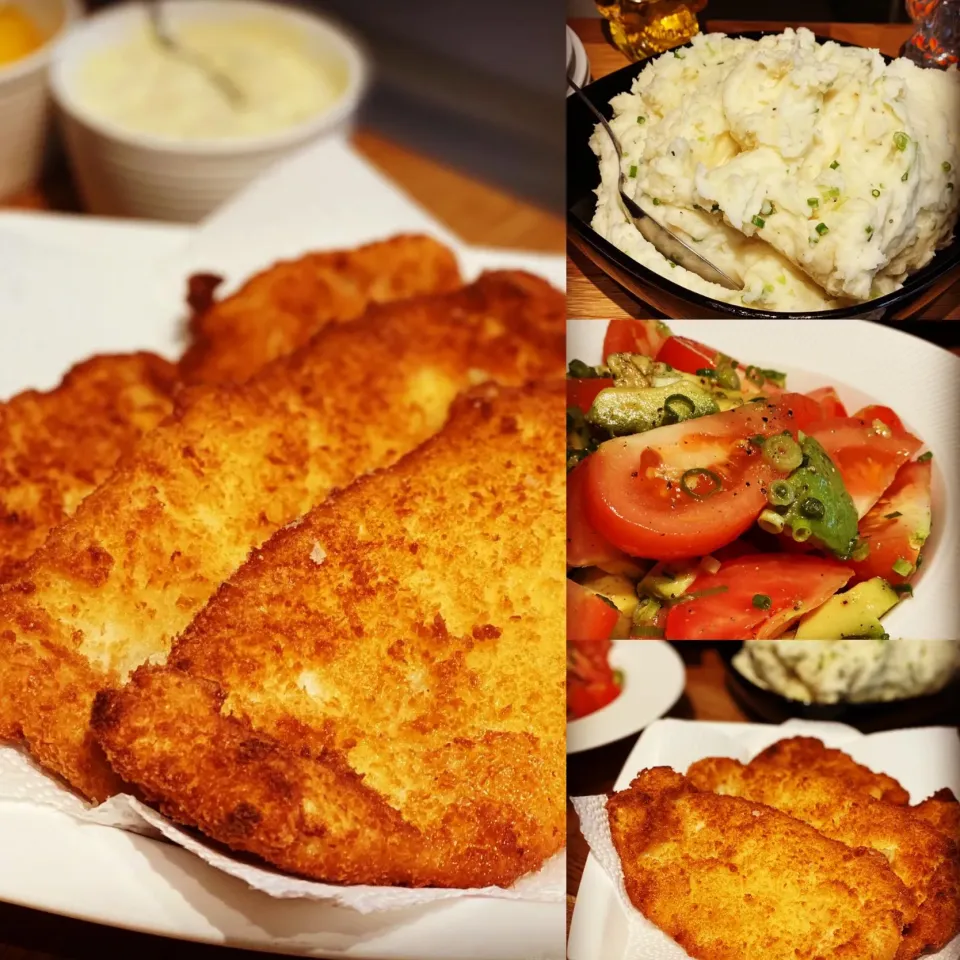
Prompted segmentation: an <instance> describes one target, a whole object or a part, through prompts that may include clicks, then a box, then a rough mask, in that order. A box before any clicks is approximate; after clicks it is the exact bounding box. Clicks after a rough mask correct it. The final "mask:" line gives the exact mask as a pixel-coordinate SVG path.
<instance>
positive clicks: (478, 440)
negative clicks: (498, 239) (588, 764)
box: [93, 379, 566, 887]
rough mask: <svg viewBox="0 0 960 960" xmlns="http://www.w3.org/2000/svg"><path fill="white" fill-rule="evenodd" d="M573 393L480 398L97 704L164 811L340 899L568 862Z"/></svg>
mask: <svg viewBox="0 0 960 960" xmlns="http://www.w3.org/2000/svg"><path fill="white" fill-rule="evenodd" d="M564 409H565V394H564V385H563V381H562V380H561V379H558V380H556V381H554V382H553V383H551V384H544V385H535V386H529V387H525V388H512V389H504V388H497V387H484V388H479V389H476V390H474V391H473V392H472V393H471V394H468V395H467V397H465V398H464V399H462V400H461V401H458V403H457V404H456V406H455V408H454V412H453V414H452V415H451V418H450V421H449V422H448V424H447V426H446V427H445V428H444V429H443V430H442V431H441V432H440V433H439V434H438V435H437V436H436V437H434V438H433V439H431V440H429V441H428V442H427V443H425V444H424V445H423V446H421V447H420V448H418V449H417V450H415V451H414V452H413V453H411V454H410V455H409V456H407V457H405V458H404V459H403V460H401V461H400V462H399V463H398V464H396V465H395V466H393V467H391V468H390V469H388V470H385V471H382V472H379V473H375V474H373V475H371V476H367V477H364V478H363V479H361V480H359V481H358V482H357V483H355V484H353V485H352V486H351V487H349V488H347V489H346V490H345V491H342V492H340V493H337V494H334V495H333V496H331V497H330V498H329V499H328V500H326V501H325V502H324V503H323V504H321V505H320V506H318V507H316V508H315V509H314V510H312V511H311V512H310V513H309V514H307V516H306V517H304V518H303V520H302V522H301V523H299V524H298V525H297V526H296V527H290V528H287V529H285V530H282V531H280V532H279V533H277V534H275V535H274V536H273V537H272V538H271V539H270V540H269V541H267V543H266V544H264V545H263V547H261V548H260V549H259V550H258V551H257V552H256V554H255V555H254V556H253V557H251V559H250V560H248V561H247V563H246V564H244V566H242V567H241V568H240V570H239V571H238V572H237V573H236V574H234V576H233V577H231V578H230V579H229V580H228V581H227V582H226V583H225V584H224V585H223V587H222V588H221V589H220V591H219V592H218V593H217V595H216V596H215V597H214V598H213V599H212V600H211V601H210V603H209V604H208V605H207V606H206V607H205V608H204V610H203V611H202V612H201V613H200V614H199V616H198V617H197V618H196V619H195V620H194V621H193V623H192V624H191V625H190V627H189V628H188V629H187V631H186V632H185V633H184V635H183V636H182V637H181V638H180V639H178V640H177V642H176V643H175V645H174V647H173V650H172V651H171V654H170V657H169V658H168V661H167V664H166V666H144V667H141V668H140V669H138V670H137V671H136V672H135V673H134V675H133V678H132V680H131V681H130V683H129V684H128V685H127V686H126V687H125V688H124V689H123V690H121V691H111V692H105V693H101V694H100V695H99V696H98V698H97V706H96V707H95V709H94V721H93V722H94V728H95V730H96V732H97V735H98V737H99V739H100V742H101V743H102V745H103V746H104V747H105V749H106V752H107V755H108V757H109V759H110V761H111V763H112V764H113V766H114V768H115V769H116V770H117V771H118V773H120V774H121V776H123V777H124V779H126V780H128V781H131V782H132V783H134V784H136V785H137V786H139V787H140V788H141V789H142V790H143V791H144V793H145V795H146V796H147V797H149V798H151V799H153V800H155V801H157V802H158V803H159V806H160V808H161V810H163V811H164V812H165V813H168V814H170V815H171V816H172V817H174V818H176V819H178V820H182V821H184V822H185V823H188V824H191V825H197V826H199V827H200V829H202V830H203V831H204V832H205V833H207V834H209V835H210V836H211V837H213V838H215V839H217V840H220V841H222V842H224V843H227V844H229V845H230V846H232V847H236V848H237V849H240V850H244V851H248V852H251V853H255V854H259V855H260V856H262V857H264V858H265V859H267V860H269V861H270V862H271V863H273V864H275V865H277V866H279V867H282V868H283V869H285V870H289V871H293V872H296V873H299V874H304V875H306V876H309V877H314V878H316V879H320V880H328V881H335V882H342V883H371V884H400V885H413V886H427V885H429V886H444V887H447V886H452V887H476V886H485V885H487V884H500V885H504V886H506V885H509V884H510V883H512V882H513V881H514V880H516V879H517V878H518V877H519V876H521V875H522V874H524V873H527V872H528V871H531V870H535V869H537V868H538V867H539V866H540V865H541V864H542V863H543V861H544V860H545V859H546V858H547V857H549V856H550V855H551V854H553V853H555V852H557V851H558V850H559V849H561V847H562V846H563V837H564V829H565V826H564V824H565V811H564V802H563V798H564V769H565V761H566V750H565V746H564V735H565V727H566V719H565V715H564V705H563V704H564V698H563V691H564V678H565V657H564V644H563V605H564V599H563V598H564V592H565V585H564V569H565V567H564V562H563V552H564V542H565V541H564V529H565V488H564V472H565V471H564V467H563V462H562V461H563V458H562V454H561V451H562V449H563V436H564Z"/></svg>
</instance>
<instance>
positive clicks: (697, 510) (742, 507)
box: [583, 394, 820, 560]
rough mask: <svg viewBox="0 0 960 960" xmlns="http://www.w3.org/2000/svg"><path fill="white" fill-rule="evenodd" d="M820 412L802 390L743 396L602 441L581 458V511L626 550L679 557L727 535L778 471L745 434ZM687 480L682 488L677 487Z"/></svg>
mask: <svg viewBox="0 0 960 960" xmlns="http://www.w3.org/2000/svg"><path fill="white" fill-rule="evenodd" d="M819 415H820V407H819V405H818V404H817V403H816V402H815V401H813V400H811V399H810V398H809V397H804V396H803V395H802V394H784V395H783V396H781V397H779V398H778V399H777V400H775V401H774V400H768V401H766V402H752V403H748V404H744V405H743V406H741V407H736V408H735V409H733V410H728V411H726V412H725V413H715V414H712V415H710V416H707V417H700V418H698V419H695V420H687V421H684V422H682V423H677V424H671V425H670V426H666V427H659V428H657V429H656V430H650V431H648V432H646V433H642V434H636V435H634V436H630V437H617V438H615V439H613V440H608V441H607V442H606V443H604V444H601V446H600V448H599V450H597V452H596V453H594V454H592V455H591V456H590V457H589V458H588V459H587V460H586V461H585V465H586V467H587V470H586V484H585V486H584V489H583V497H584V506H585V510H586V517H587V519H588V521H589V522H590V524H591V525H592V526H593V527H594V528H595V529H596V530H597V531H598V532H599V533H600V534H601V536H603V537H605V538H606V539H607V540H608V541H609V542H610V543H612V544H613V545H614V546H615V547H618V548H619V549H621V550H624V551H625V552H626V553H628V554H630V555H631V556H636V557H644V558H647V559H650V560H680V559H687V558H690V557H698V556H703V555H704V554H707V553H710V552H712V551H713V550H716V549H719V548H720V547H722V546H723V545H724V544H727V543H730V542H731V541H732V540H735V539H736V538H737V537H738V536H740V534H741V533H743V532H744V531H745V530H747V529H748V528H749V526H750V525H751V524H752V523H753V522H754V520H756V518H757V517H758V516H759V515H760V512H761V511H762V510H763V509H764V507H765V506H766V504H767V499H766V484H767V483H768V482H769V481H771V480H773V479H775V478H777V477H780V476H783V475H784V474H783V473H782V472H778V471H777V470H776V469H775V468H774V467H773V465H772V464H770V463H769V462H768V461H767V460H766V459H764V457H763V455H762V454H761V452H760V449H759V446H758V445H757V443H756V442H755V441H753V440H751V438H752V437H756V436H758V435H760V436H770V435H772V434H775V433H781V432H783V431H785V430H789V431H790V432H791V433H794V434H795V433H796V431H797V430H798V429H805V428H806V427H807V425H808V424H809V423H811V422H814V421H815V420H816V418H817V417H818V416H819ZM685 488H686V489H685Z"/></svg>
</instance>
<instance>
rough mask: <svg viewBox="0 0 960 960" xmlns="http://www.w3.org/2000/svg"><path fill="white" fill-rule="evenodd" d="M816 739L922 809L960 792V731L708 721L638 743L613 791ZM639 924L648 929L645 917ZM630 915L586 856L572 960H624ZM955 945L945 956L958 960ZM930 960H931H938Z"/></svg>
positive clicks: (676, 726)
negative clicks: (959, 740)
mask: <svg viewBox="0 0 960 960" xmlns="http://www.w3.org/2000/svg"><path fill="white" fill-rule="evenodd" d="M790 736H812V737H818V738H819V739H821V740H823V741H824V742H825V743H826V744H827V745H828V746H831V747H836V748H838V749H842V750H844V751H846V752H847V753H849V754H850V755H851V756H853V757H854V759H856V760H857V761H858V762H860V763H863V764H866V765H867V766H868V767H870V768H871V769H873V770H875V771H877V772H878V773H886V774H888V775H889V776H892V777H895V778H896V779H897V780H899V781H900V782H901V783H902V784H903V786H904V787H905V788H906V789H907V790H908V791H909V792H910V798H911V802H913V803H918V802H920V800H922V799H924V798H925V797H928V796H930V795H931V794H932V793H934V792H935V791H936V790H939V789H941V788H942V787H949V788H950V789H952V790H954V791H955V792H960V751H958V750H957V745H956V731H955V730H952V729H949V728H945V727H939V728H937V727H928V728H925V729H920V730H891V731H886V732H884V733H875V734H869V735H864V734H862V733H860V732H859V731H857V730H854V729H853V728H852V727H848V726H845V725H844V724H839V723H817V722H813V721H806V720H788V721H787V722H786V723H785V724H783V725H781V726H773V725H771V724H754V723H707V722H703V721H690V720H673V719H670V720H660V721H657V722H656V723H654V724H652V725H651V726H649V727H648V728H647V729H646V730H645V731H644V732H643V733H642V734H641V735H640V738H639V739H638V740H637V742H636V745H635V746H634V748H633V750H631V751H630V755H629V756H628V757H627V759H626V762H625V763H624V765H623V769H622V770H621V771H620V775H619V776H618V777H617V782H616V784H615V785H614V790H625V789H626V788H627V787H628V786H630V781H631V780H632V779H633V778H634V777H635V776H636V775H637V774H638V773H639V772H640V771H641V770H643V769H646V768H648V767H655V766H661V765H665V766H671V767H673V768H674V769H675V770H680V771H681V772H683V771H685V770H686V769H687V768H688V767H689V766H690V764H691V763H693V762H695V761H696V760H699V759H701V758H703V757H708V756H729V757H734V758H736V759H739V760H742V761H746V760H748V759H750V758H751V757H753V756H754V755H755V754H757V753H759V752H760V751H761V750H763V749H764V748H766V747H768V746H769V745H770V744H772V743H774V742H775V741H777V740H780V739H781V738H783V737H790ZM641 923H643V924H644V926H646V927H650V926H652V925H649V924H646V923H645V922H644V921H643V920H642V918H641ZM627 938H628V927H627V911H626V907H625V905H624V904H622V903H621V901H620V899H619V897H618V893H617V889H616V887H615V886H614V883H613V881H612V880H611V878H610V877H609V876H608V875H607V873H606V871H605V870H604V869H603V867H602V866H601V865H600V863H599V862H598V861H597V859H596V857H595V856H594V855H593V854H592V853H591V854H590V856H589V857H588V858H587V863H586V867H585V868H584V871H583V877H582V879H581V881H580V889H579V891H578V892H577V900H576V906H575V907H574V911H573V917H572V919H571V924H570V938H569V940H568V942H567V957H568V960H619V958H622V957H623V956H624V955H625V953H626V947H627ZM651 939H652V940H661V941H667V942H668V943H669V944H670V947H671V949H670V950H669V951H668V950H663V951H662V952H658V956H660V957H668V956H669V957H671V958H673V957H682V956H685V954H684V952H683V951H682V950H681V949H679V948H678V947H676V945H675V944H672V941H669V938H667V937H666V936H665V935H664V934H659V933H658V934H657V935H656V936H655V937H652V938H651ZM957 943H958V942H957V941H956V940H955V941H954V943H953V944H951V946H948V947H947V948H945V949H944V951H943V952H942V954H946V956H948V957H951V958H954V957H956V955H957ZM942 954H941V955H942ZM939 956H940V955H938V956H937V957H931V958H930V960H938V957H939Z"/></svg>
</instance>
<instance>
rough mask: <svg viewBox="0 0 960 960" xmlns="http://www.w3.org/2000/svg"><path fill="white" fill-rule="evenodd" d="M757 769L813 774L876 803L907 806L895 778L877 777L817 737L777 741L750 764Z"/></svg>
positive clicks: (903, 791)
mask: <svg viewBox="0 0 960 960" xmlns="http://www.w3.org/2000/svg"><path fill="white" fill-rule="evenodd" d="M750 766H751V767H753V768H754V769H758V768H764V769H781V770H810V771H812V772H814V773H819V774H822V775H823V776H825V777H832V778H833V779H834V780H839V781H840V782H841V783H842V784H843V785H844V786H845V787H846V788H847V789H848V790H851V791H853V792H854V793H865V794H867V795H868V796H871V797H873V798H874V799H875V800H886V802H887V803H893V804H896V805H897V806H906V805H907V804H908V803H909V802H910V794H909V793H908V792H907V791H906V790H904V789H903V787H902V786H901V785H900V784H899V783H898V782H897V781H896V780H895V779H894V778H893V777H888V776H887V775H886V774H884V773H874V772H873V771H872V770H871V769H870V768H869V767H865V766H863V765H862V764H859V763H857V762H856V761H855V760H854V759H853V758H852V757H850V756H848V755H847V754H846V753H844V752H843V751H842V750H834V749H832V748H829V747H827V746H825V745H824V743H823V741H822V740H817V739H815V738H814V737H790V738H789V739H787V740H778V741H777V742H776V743H774V744H772V745H771V746H769V747H767V749H766V750H764V751H763V752H762V753H758V754H757V756H755V757H754V758H753V759H752V760H751V761H750Z"/></svg>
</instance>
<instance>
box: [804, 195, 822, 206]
mask: <svg viewBox="0 0 960 960" xmlns="http://www.w3.org/2000/svg"><path fill="white" fill-rule="evenodd" d="M807 203H808V204H809V205H810V206H811V207H819V206H820V198H819V197H807Z"/></svg>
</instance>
